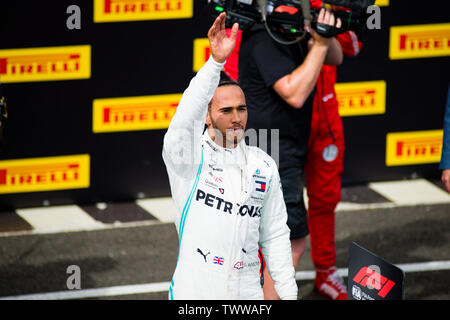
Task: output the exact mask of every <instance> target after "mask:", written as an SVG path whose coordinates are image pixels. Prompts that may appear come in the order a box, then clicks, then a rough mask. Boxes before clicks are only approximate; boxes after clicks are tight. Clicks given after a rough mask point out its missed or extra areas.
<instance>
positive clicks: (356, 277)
mask: <svg viewBox="0 0 450 320" xmlns="http://www.w3.org/2000/svg"><path fill="white" fill-rule="evenodd" d="M349 252H350V253H349V256H350V257H349V268H348V286H347V290H348V292H347V294H348V299H349V300H401V299H403V296H404V290H403V283H404V278H405V275H404V272H403V270H401V269H400V268H398V267H396V266H394V265H393V264H391V263H389V262H387V261H386V260H384V259H382V258H380V257H378V256H376V255H375V254H373V253H372V252H370V251H368V250H366V249H364V248H362V247H360V246H358V245H357V244H356V243H354V242H352V243H351V244H350V249H349Z"/></svg>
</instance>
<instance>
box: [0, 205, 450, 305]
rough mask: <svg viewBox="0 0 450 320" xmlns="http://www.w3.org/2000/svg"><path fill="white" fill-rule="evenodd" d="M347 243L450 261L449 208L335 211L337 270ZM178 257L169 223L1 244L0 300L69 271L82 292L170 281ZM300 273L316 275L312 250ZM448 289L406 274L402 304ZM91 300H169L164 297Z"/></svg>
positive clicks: (433, 277)
mask: <svg viewBox="0 0 450 320" xmlns="http://www.w3.org/2000/svg"><path fill="white" fill-rule="evenodd" d="M352 241H354V242H356V243H357V244H359V245H360V246H362V247H364V248H366V249H368V250H370V251H372V252H373V253H375V254H377V255H379V256H380V257H382V258H384V259H386V260H387V261H389V262H392V263H394V264H404V263H417V262H427V261H447V260H450V245H449V244H450V204H441V205H421V206H408V207H396V208H385V209H371V210H367V209H366V210H359V211H348V212H338V213H337V214H336V249H337V267H338V268H346V267H347V263H348V247H349V245H350V243H351V242H352ZM177 250H178V238H177V234H176V230H175V227H174V225H173V224H172V223H167V224H156V225H150V226H136V227H131V228H115V229H108V230H96V231H81V232H68V233H55V234H42V235H20V236H5V237H0V297H6V296H15V295H24V294H32V293H45V292H55V291H64V290H67V284H66V282H67V279H68V277H69V275H70V274H68V273H67V268H68V266H70V265H77V266H79V267H80V270H81V289H90V288H101V287H110V286H120V285H132V284H144V283H154V282H166V281H170V279H171V276H172V273H173V270H174V267H175V264H176V259H177ZM297 270H298V271H306V270H313V267H312V263H311V259H310V252H309V249H308V251H307V252H306V253H305V255H304V256H303V258H302V260H301V262H300V264H299V266H298V268H297ZM345 280H346V279H345ZM298 285H299V291H300V294H301V296H302V297H303V299H305V300H320V299H323V298H322V297H321V296H319V295H318V294H317V293H315V292H314V290H313V282H312V280H302V281H299V282H298ZM449 288H450V270H443V271H423V272H411V273H409V272H408V273H406V278H405V299H407V300H412V299H420V300H422V299H433V300H437V299H439V300H441V299H443V300H449V299H450V289H449ZM95 299H164V300H166V299H167V292H159V293H150V294H137V295H124V296H114V297H98V298H95Z"/></svg>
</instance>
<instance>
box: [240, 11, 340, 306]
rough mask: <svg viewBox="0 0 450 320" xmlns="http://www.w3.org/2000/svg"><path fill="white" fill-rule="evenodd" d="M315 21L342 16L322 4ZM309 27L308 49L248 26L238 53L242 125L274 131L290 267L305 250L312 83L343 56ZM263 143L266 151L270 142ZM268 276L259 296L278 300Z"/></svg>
mask: <svg viewBox="0 0 450 320" xmlns="http://www.w3.org/2000/svg"><path fill="white" fill-rule="evenodd" d="M318 23H322V24H326V25H331V26H336V27H338V28H339V27H340V26H341V21H340V20H339V19H337V21H336V20H335V17H334V15H333V13H332V12H331V11H330V10H328V9H324V8H322V9H321V10H320V12H319V16H318ZM308 31H309V34H310V35H311V42H312V45H311V47H310V49H309V50H308V43H307V40H308V38H305V39H303V40H302V41H301V42H299V43H296V44H293V45H282V44H280V43H278V42H276V41H275V40H273V39H272V38H271V37H270V36H269V35H268V33H267V32H266V30H265V29H264V28H261V27H253V28H252V29H250V30H248V31H244V32H243V35H242V42H241V47H240V52H239V83H240V85H241V86H242V88H243V90H244V92H245V93H246V98H247V110H248V115H249V116H248V118H249V121H248V125H247V128H253V129H256V131H257V132H258V130H259V129H269V130H270V129H278V130H279V152H280V154H279V173H280V178H281V183H282V189H283V194H284V200H285V203H286V207H287V212H288V221H287V224H288V226H289V228H290V230H291V233H290V239H291V247H292V257H293V265H294V268H296V266H297V263H298V261H299V260H300V258H301V256H302V255H303V252H304V251H305V247H306V237H307V235H308V226H307V212H306V209H305V205H304V201H303V180H304V165H305V162H306V150H307V145H308V137H309V131H310V124H311V113H312V104H313V98H314V94H313V92H314V87H315V84H316V82H317V79H318V76H319V73H320V70H321V67H322V65H323V64H324V63H325V64H328V65H339V64H340V63H342V59H343V54H342V49H341V47H340V45H339V42H338V41H337V40H336V39H335V38H325V37H322V36H320V35H319V34H318V33H317V32H315V31H314V30H308ZM267 136H268V137H270V134H268V135H267ZM259 144H260V145H261V141H259ZM267 146H268V153H269V154H271V150H270V149H271V148H270V147H271V141H268V142H267ZM272 156H273V155H272ZM269 281H271V280H270V279H268V277H266V285H264V296H265V298H266V299H267V298H269V299H270V298H272V299H277V298H278V296H277V294H276V292H275V290H274V289H273V285H272V284H271V283H270V282H269Z"/></svg>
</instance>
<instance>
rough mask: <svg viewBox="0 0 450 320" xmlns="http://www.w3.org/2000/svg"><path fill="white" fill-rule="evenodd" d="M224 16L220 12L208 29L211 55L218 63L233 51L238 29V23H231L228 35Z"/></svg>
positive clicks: (224, 14)
mask: <svg viewBox="0 0 450 320" xmlns="http://www.w3.org/2000/svg"><path fill="white" fill-rule="evenodd" d="M225 18H226V13H225V12H222V13H221V14H220V15H219V16H218V17H217V18H216V20H215V21H214V23H213V25H212V26H211V28H210V29H209V31H208V39H209V45H210V47H211V55H212V57H213V59H214V60H215V61H216V62H219V63H222V62H225V60H226V59H227V57H228V56H229V55H230V54H231V52H233V49H234V45H235V44H236V37H237V33H238V29H239V24H238V23H235V24H233V27H232V29H231V34H230V37H228V36H227V33H226V31H225Z"/></svg>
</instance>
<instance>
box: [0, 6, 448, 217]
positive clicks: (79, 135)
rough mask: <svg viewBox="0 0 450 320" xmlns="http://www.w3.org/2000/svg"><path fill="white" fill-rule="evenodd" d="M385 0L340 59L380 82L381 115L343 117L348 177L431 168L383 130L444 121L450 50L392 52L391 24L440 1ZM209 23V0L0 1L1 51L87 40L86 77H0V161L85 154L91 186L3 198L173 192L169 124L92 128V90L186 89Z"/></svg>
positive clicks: (361, 76) (16, 203)
mask: <svg viewBox="0 0 450 320" xmlns="http://www.w3.org/2000/svg"><path fill="white" fill-rule="evenodd" d="M421 3H422V2H421V1H418V0H416V1H409V2H408V6H406V7H404V2H403V1H397V0H391V1H390V5H389V6H387V7H382V10H381V13H382V28H381V30H373V31H371V32H370V33H369V34H368V36H367V41H366V42H365V44H364V46H363V50H362V52H361V54H360V55H359V56H358V57H357V58H346V59H345V62H344V64H343V65H342V66H341V67H339V69H338V81H339V82H358V81H373V80H384V81H386V84H387V95H386V113H385V114H382V115H372V116H357V117H344V118H343V119H344V126H345V134H346V156H345V173H344V183H365V182H369V181H377V180H389V179H402V178H405V177H410V176H411V175H418V176H424V177H438V175H439V171H438V165H437V163H434V164H427V165H413V166H410V165H409V166H395V167H387V166H386V164H385V152H386V134H387V133H388V132H397V131H415V130H431V129H442V119H443V113H444V105H445V99H446V94H447V88H448V83H449V72H448V71H449V59H448V57H439V58H422V59H408V60H390V59H389V29H390V26H394V25H395V26H397V25H398V26H399V25H417V24H426V23H444V22H448V12H449V10H444V9H443V8H447V9H448V8H449V4H448V1H447V0H441V1H436V2H434V8H438V9H432V8H426V9H424V8H422V7H421V6H420V4H421ZM74 4H75V5H78V6H79V7H80V9H81V30H69V29H68V28H67V27H66V20H67V18H68V17H69V14H67V13H66V9H67V7H68V6H70V5H74ZM211 22H212V18H211V17H210V16H209V13H208V10H207V8H206V1H194V16H193V18H191V19H185V18H184V19H169V20H147V21H127V22H113V23H94V22H93V1H74V0H72V1H65V0H60V1H50V0H45V1H32V2H29V3H26V4H23V3H21V2H16V1H2V2H1V4H0V32H1V42H0V49H18V48H35V47H55V46H69V45H90V46H91V65H92V67H91V77H90V79H83V80H67V81H46V82H23V83H4V84H2V87H3V91H4V94H5V95H6V97H7V101H8V111H9V118H8V123H7V127H6V129H5V132H4V134H5V141H4V149H3V150H2V151H1V153H0V160H12V159H23V158H39V157H51V156H59V155H78V154H89V155H90V159H91V173H90V187H89V188H87V189H73V190H60V191H46V192H29V193H14V194H0V207H1V208H2V209H5V208H7V209H11V208H17V207H29V206H35V205H41V204H42V202H43V201H44V200H48V201H49V202H50V203H51V204H64V203H71V202H77V203H83V202H92V201H95V202H98V201H113V200H115V201H117V200H131V199H135V198H137V197H142V196H144V197H158V196H168V195H170V189H169V184H168V179H167V173H166V170H165V166H164V164H163V161H162V158H161V146H162V139H163V136H164V133H165V130H142V131H129V132H111V133H93V132H92V102H93V100H94V99H102V98H114V97H133V96H147V95H162V94H170V93H182V92H183V90H184V89H185V88H186V87H187V85H188V83H189V81H190V79H191V78H192V77H193V75H194V72H193V71H192V61H193V48H192V45H193V40H194V39H196V38H204V37H206V33H207V30H208V28H209V26H210V24H211Z"/></svg>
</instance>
